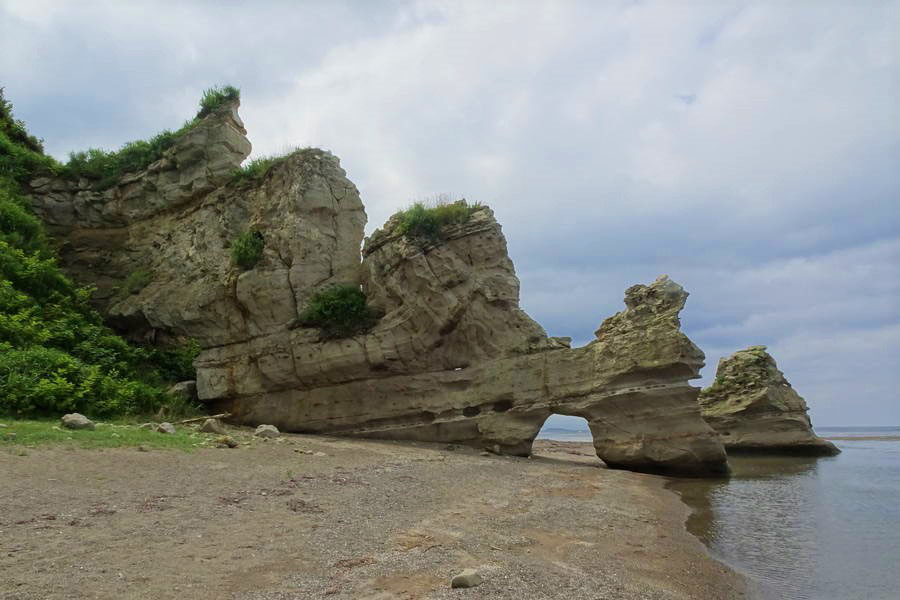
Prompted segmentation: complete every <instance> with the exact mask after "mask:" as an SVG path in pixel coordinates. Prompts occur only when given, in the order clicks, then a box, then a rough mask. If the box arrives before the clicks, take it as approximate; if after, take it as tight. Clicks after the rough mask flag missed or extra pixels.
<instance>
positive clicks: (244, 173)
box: [234, 155, 288, 182]
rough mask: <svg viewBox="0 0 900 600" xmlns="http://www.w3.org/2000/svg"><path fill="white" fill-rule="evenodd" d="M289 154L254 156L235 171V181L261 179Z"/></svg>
mask: <svg viewBox="0 0 900 600" xmlns="http://www.w3.org/2000/svg"><path fill="white" fill-rule="evenodd" d="M287 156H288V155H285V156H264V157H261V158H254V159H253V160H251V161H250V162H248V163H247V164H246V165H244V166H242V167H241V168H240V169H237V170H236V171H235V172H234V181H237V182H241V181H259V180H260V179H262V178H263V177H265V176H266V175H268V174H269V171H270V170H271V169H272V167H274V166H275V165H277V164H278V163H279V162H281V161H282V160H284V159H285V158H287Z"/></svg>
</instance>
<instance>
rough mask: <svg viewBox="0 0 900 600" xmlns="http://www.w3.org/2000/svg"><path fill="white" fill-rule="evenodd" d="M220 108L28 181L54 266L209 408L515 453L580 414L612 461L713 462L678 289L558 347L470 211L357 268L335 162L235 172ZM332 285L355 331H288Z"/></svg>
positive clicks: (719, 462) (239, 134) (700, 467)
mask: <svg viewBox="0 0 900 600" xmlns="http://www.w3.org/2000/svg"><path fill="white" fill-rule="evenodd" d="M236 108H237V105H236V104H234V105H231V106H229V107H226V109H225V110H222V111H219V112H217V113H214V114H212V115H210V116H208V117H206V118H205V119H204V120H203V121H202V122H201V123H200V124H199V125H198V126H197V129H198V131H197V133H196V134H195V133H193V130H192V133H191V134H190V135H189V136H185V137H183V138H182V139H180V140H179V141H178V142H177V143H176V144H175V146H174V147H173V148H170V149H169V150H168V151H167V152H166V155H165V156H164V157H163V159H162V160H160V161H158V162H157V163H154V164H153V165H150V167H148V168H147V169H146V170H145V171H144V172H141V173H135V174H129V175H127V176H126V177H124V178H123V179H122V180H121V181H120V182H119V184H118V185H117V186H114V187H113V188H111V189H109V190H106V191H103V192H100V191H97V190H94V189H91V187H90V185H89V184H87V183H85V182H77V183H75V182H65V181H55V180H53V181H51V180H39V181H35V182H33V184H32V187H33V193H32V195H33V200H34V204H35V206H36V208H37V210H38V212H40V213H41V214H42V215H43V216H44V218H45V219H46V220H47V221H48V222H49V223H51V224H52V225H53V228H54V232H55V233H56V234H57V235H58V236H60V237H61V238H62V239H63V240H65V245H64V248H63V252H62V259H63V266H64V268H66V269H67V270H68V271H69V272H70V273H72V274H73V275H74V276H75V277H77V278H78V279H79V280H81V281H84V282H89V283H93V284H94V285H96V286H97V287H98V290H99V292H98V299H99V301H100V302H101V303H102V304H103V305H104V307H105V308H106V310H107V311H108V314H109V316H110V318H111V320H112V322H113V323H114V324H116V325H118V326H119V327H120V328H125V329H127V330H128V331H129V332H131V333H132V335H139V336H143V337H147V338H152V337H157V338H158V337H159V336H172V337H177V336H189V337H192V338H194V339H196V340H197V341H199V343H200V344H201V346H202V347H203V351H202V353H201V354H200V356H199V358H198V359H197V361H196V363H195V364H196V367H197V392H198V395H199V398H200V399H201V400H203V401H205V402H207V403H208V404H210V405H211V408H214V409H219V410H220V411H223V412H224V411H228V412H230V413H232V414H233V415H234V418H235V419H236V420H238V421H239V422H242V423H246V424H251V425H258V424H261V423H266V424H273V425H276V426H277V427H278V428H279V429H281V430H283V431H293V432H316V433H330V434H341V435H353V436H367V437H376V438H388V439H411V440H426V441H438V442H448V443H463V444H469V445H473V446H477V447H482V448H485V449H488V450H490V451H493V452H499V453H510V454H517V455H527V454H529V453H530V451H531V444H532V441H533V440H534V438H535V436H536V435H537V433H538V431H539V430H540V428H541V426H542V425H543V423H544V421H545V420H546V419H547V417H548V416H550V415H551V414H553V413H559V414H568V415H576V416H582V417H584V418H586V419H587V420H588V422H589V424H590V427H591V431H592V433H593V436H594V445H595V448H596V451H597V454H598V456H600V457H601V458H602V459H603V460H604V461H606V462H607V463H608V464H609V465H611V466H614V467H620V468H628V469H635V470H644V471H661V472H669V473H691V474H718V473H722V472H724V471H725V470H726V469H727V467H726V462H725V453H724V450H723V448H722V445H721V443H720V442H719V440H718V438H717V436H716V435H715V433H714V432H713V431H712V429H710V427H709V426H708V425H707V424H706V423H705V422H704V421H703V419H702V418H701V416H700V412H699V408H698V405H697V401H696V400H697V394H698V391H699V390H698V389H697V388H694V387H692V386H690V385H689V384H688V381H689V380H690V379H694V378H697V377H698V374H699V369H700V367H701V366H702V365H703V360H704V356H703V353H702V352H701V351H700V350H699V349H698V348H697V347H696V346H695V345H694V344H693V343H691V341H690V340H689V339H688V338H687V337H686V336H685V335H684V334H682V333H681V331H680V329H679V320H678V313H679V311H680V310H681V308H682V307H683V305H684V302H685V299H686V298H687V293H686V292H685V291H684V290H683V289H682V288H681V287H680V286H679V285H677V284H676V283H674V282H673V281H671V280H669V279H668V278H667V277H661V278H660V279H658V280H657V281H655V282H653V283H652V284H650V285H638V286H633V287H632V288H629V290H628V291H627V292H626V297H625V304H626V308H625V310H624V311H622V312H620V313H618V314H617V315H615V316H613V317H610V318H609V319H607V320H606V321H604V323H603V325H602V326H601V327H600V329H598V330H597V332H596V339H595V340H594V341H593V342H591V343H590V344H588V345H587V346H585V347H583V348H576V349H572V348H569V342H568V340H567V339H563V338H553V337H549V336H547V334H546V332H545V331H544V330H543V328H542V327H541V326H540V325H538V324H537V323H536V322H535V321H534V320H532V319H531V318H530V317H529V316H528V315H527V314H526V313H525V312H524V311H522V310H521V309H520V308H519V281H518V279H517V278H516V275H515V271H514V269H513V265H512V262H511V261H510V259H509V256H508V254H507V249H506V240H505V238H504V237H503V234H502V232H501V229H500V226H499V224H498V223H497V222H496V220H495V219H494V216H493V213H492V212H491V210H490V209H489V208H487V207H479V208H478V209H475V210H473V211H472V212H471V214H470V216H469V218H468V220H467V221H465V222H464V223H459V224H455V225H449V226H446V227H444V228H443V229H442V231H441V232H440V236H439V237H438V238H433V239H428V240H422V239H416V238H414V237H413V238H411V237H409V236H408V235H405V234H404V233H403V231H402V228H401V226H400V225H401V222H400V220H399V219H398V218H397V217H395V218H392V219H391V220H390V221H388V223H386V224H385V226H384V227H383V228H382V229H380V230H378V231H376V232H375V233H374V234H373V235H372V236H371V237H370V238H368V239H367V240H366V243H365V246H364V247H363V252H362V254H363V256H362V261H360V253H359V248H360V244H361V242H362V236H363V227H364V225H365V222H366V216H365V212H364V210H363V206H362V203H361V202H360V199H359V194H358V192H357V190H356V188H355V186H354V185H353V184H352V183H351V182H350V181H349V180H348V179H347V178H346V176H345V173H344V171H343V170H342V169H341V168H340V165H339V162H338V160H337V159H336V158H335V157H334V156H332V155H330V154H328V153H326V152H322V151H318V150H304V151H299V152H296V153H293V154H292V155H290V156H289V157H288V158H286V159H285V160H283V161H280V162H279V163H278V164H277V165H276V166H274V167H273V168H272V169H271V170H270V171H269V172H268V173H267V174H266V175H265V176H264V177H263V178H262V179H260V180H247V179H240V178H236V177H235V176H234V175H233V172H234V170H235V169H236V168H237V167H238V165H239V164H240V162H241V160H243V159H244V158H245V157H246V156H247V154H248V153H249V151H250V145H249V142H247V141H246V138H245V137H244V129H243V125H242V124H241V122H240V118H239V117H238V116H237V112H236ZM249 230H253V231H257V232H259V233H260V234H261V235H262V237H263V239H264V248H263V255H262V258H261V260H260V261H259V262H258V263H256V264H255V266H253V267H252V268H250V269H249V270H246V271H243V270H241V269H239V268H238V267H237V266H236V265H235V264H233V261H232V260H231V257H230V254H229V244H230V243H231V241H232V240H234V239H235V238H236V237H237V236H238V235H239V234H240V233H242V232H246V231H249ZM138 272H140V274H141V277H139V278H135V277H134V274H135V273H138ZM134 281H139V282H140V285H129V282H131V283H133V282H134ZM333 283H349V284H354V285H360V286H361V287H362V289H363V291H364V292H365V294H366V296H367V298H368V302H369V304H370V305H371V306H372V307H373V308H374V309H376V310H377V311H378V312H379V314H382V315H383V317H382V318H380V320H379V321H378V322H377V324H376V325H375V326H374V327H373V328H372V329H371V330H370V331H368V332H367V333H365V334H360V335H356V336H354V337H351V338H347V339H324V337H323V336H322V335H321V334H320V332H319V330H318V329H314V328H308V327H301V326H300V319H299V318H298V317H299V315H300V313H301V312H302V311H303V309H304V308H305V306H306V303H307V301H308V299H309V298H310V297H311V295H312V294H313V293H315V292H316V291H318V290H321V289H323V288H325V287H326V286H328V285H331V284H333Z"/></svg>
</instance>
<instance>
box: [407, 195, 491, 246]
mask: <svg viewBox="0 0 900 600" xmlns="http://www.w3.org/2000/svg"><path fill="white" fill-rule="evenodd" d="M479 209H481V205H480V204H478V203H475V204H471V205H470V204H468V203H467V202H466V201H465V200H457V201H456V202H447V201H442V200H441V201H438V203H437V204H435V205H434V206H426V205H425V203H423V202H416V203H415V204H413V205H412V206H410V207H409V208H407V209H406V210H404V211H401V212H400V213H398V214H399V217H400V225H399V226H398V228H397V231H398V232H399V233H400V234H401V235H404V236H405V237H407V238H408V239H414V240H418V241H423V242H431V243H435V242H439V241H441V240H442V239H444V233H445V231H446V228H447V227H448V226H450V225H460V224H462V223H465V222H466V221H468V220H469V217H471V216H472V213H474V212H475V211H477V210H479Z"/></svg>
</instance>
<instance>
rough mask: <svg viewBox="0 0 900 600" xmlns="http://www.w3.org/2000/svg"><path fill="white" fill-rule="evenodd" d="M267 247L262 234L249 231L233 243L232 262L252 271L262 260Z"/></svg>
mask: <svg viewBox="0 0 900 600" xmlns="http://www.w3.org/2000/svg"><path fill="white" fill-rule="evenodd" d="M265 245H266V240H265V239H264V238H263V235H262V234H261V233H260V232H258V231H254V230H252V229H248V230H247V231H245V232H244V233H242V234H241V235H239V236H237V238H235V239H234V241H233V242H231V260H233V261H234V263H235V264H236V265H238V266H239V267H240V268H242V269H244V270H245V271H246V270H249V269H252V268H253V267H255V266H256V263H258V262H259V259H260V258H262V253H263V248H264V247H265Z"/></svg>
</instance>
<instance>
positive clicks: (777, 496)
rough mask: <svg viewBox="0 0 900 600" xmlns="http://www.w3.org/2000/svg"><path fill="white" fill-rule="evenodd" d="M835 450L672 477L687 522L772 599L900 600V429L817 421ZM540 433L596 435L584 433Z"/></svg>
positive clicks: (744, 460) (734, 461) (738, 461)
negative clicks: (726, 474) (716, 476)
mask: <svg viewBox="0 0 900 600" xmlns="http://www.w3.org/2000/svg"><path fill="white" fill-rule="evenodd" d="M817 433H819V435H821V436H823V437H853V438H857V439H851V440H835V441H834V443H835V444H837V446H838V447H839V448H840V449H841V450H842V452H841V454H840V455H838V456H835V457H823V458H806V457H787V458H773V457H758V456H749V457H740V456H738V457H729V462H730V463H731V467H732V471H733V472H732V477H731V478H729V479H727V480H697V479H679V480H673V481H672V482H671V483H670V484H669V487H670V488H671V489H673V490H675V491H676V492H678V493H679V494H680V495H681V497H682V499H683V500H684V501H685V502H686V503H687V504H688V505H689V506H690V507H691V508H692V509H693V513H692V515H691V517H690V518H689V520H688V523H687V527H688V530H689V531H691V533H693V534H694V535H696V536H697V537H699V538H700V539H701V540H702V541H703V542H704V543H705V544H706V545H707V547H708V548H709V550H710V552H711V553H712V554H713V555H714V556H715V557H716V558H718V559H720V560H722V561H723V562H725V563H727V564H729V565H730V566H732V567H733V568H735V569H737V570H738V571H741V572H743V573H744V574H746V575H747V576H749V577H750V578H751V579H753V580H754V581H756V583H757V584H758V586H759V588H760V590H761V593H762V595H763V597H764V598H766V599H767V600H768V599H785V600H795V599H796V600H856V599H860V600H863V599H865V600H881V599H891V600H895V599H898V598H900V441H895V440H891V441H885V440H868V439H859V438H864V437H875V436H883V437H896V436H900V427H869V428H859V427H857V428H819V429H818V430H817ZM539 437H541V438H544V439H555V440H564V441H590V439H591V438H590V433H589V432H586V431H565V430H562V429H555V430H552V431H551V430H548V431H542V432H541V434H540V435H539Z"/></svg>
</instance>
